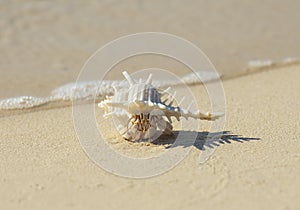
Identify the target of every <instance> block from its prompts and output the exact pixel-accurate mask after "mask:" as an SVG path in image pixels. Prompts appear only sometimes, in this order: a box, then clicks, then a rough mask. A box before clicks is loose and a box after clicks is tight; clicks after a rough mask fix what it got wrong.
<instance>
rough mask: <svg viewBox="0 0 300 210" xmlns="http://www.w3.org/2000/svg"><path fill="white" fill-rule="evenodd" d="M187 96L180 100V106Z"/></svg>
mask: <svg viewBox="0 0 300 210" xmlns="http://www.w3.org/2000/svg"><path fill="white" fill-rule="evenodd" d="M184 99H185V96H183V97H182V99H181V100H180V101H179V103H178V106H180V105H181V104H182V102H183V101H184Z"/></svg>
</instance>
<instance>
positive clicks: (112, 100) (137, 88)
mask: <svg viewBox="0 0 300 210" xmlns="http://www.w3.org/2000/svg"><path fill="white" fill-rule="evenodd" d="M123 75H124V77H125V79H126V80H127V82H128V83H129V88H124V87H123V88H121V89H118V88H117V87H114V89H115V93H114V95H113V96H111V97H106V99H105V100H103V101H101V102H100V103H99V104H98V106H99V107H100V108H104V109H105V115H104V116H108V115H116V116H118V117H126V118H127V123H125V124H126V125H125V126H123V127H122V126H121V127H122V128H121V134H122V136H123V138H124V139H126V140H129V141H133V142H138V141H141V140H148V141H150V142H152V141H154V140H156V139H157V137H159V136H160V135H161V134H166V135H172V129H173V126H172V120H171V117H175V118H176V119H177V120H178V121H179V120H180V117H184V118H186V119H188V118H194V119H200V120H216V119H218V118H219V117H221V116H223V114H211V113H202V112H200V111H197V112H192V111H189V108H188V109H183V108H181V107H180V106H179V104H180V103H179V104H177V106H174V105H173V104H174V95H173V97H168V98H166V99H165V100H162V96H164V95H165V94H168V91H169V88H167V89H166V90H163V91H160V90H158V89H157V88H156V87H154V86H153V85H152V74H149V77H148V79H147V80H146V81H144V82H143V81H141V80H140V81H139V82H136V81H134V80H133V78H131V76H130V75H129V74H128V73H127V72H126V71H124V72H123ZM172 105H173V106H172Z"/></svg>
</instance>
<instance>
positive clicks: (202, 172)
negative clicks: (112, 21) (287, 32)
mask: <svg viewBox="0 0 300 210" xmlns="http://www.w3.org/2000/svg"><path fill="white" fill-rule="evenodd" d="M299 70H300V66H297V65H296V66H290V67H282V68H276V69H272V70H269V71H266V72H262V73H257V74H252V75H247V76H243V77H240V78H235V79H231V80H227V81H224V83H223V85H224V90H225V93H226V100H227V113H226V115H227V116H226V119H227V120H226V127H225V128H224V130H226V131H231V132H232V134H233V135H240V138H236V137H234V136H233V137H230V136H228V138H227V139H228V140H229V142H230V143H228V142H227V143H226V142H225V143H224V144H219V146H217V148H216V151H215V152H214V154H213V155H212V156H211V157H210V159H209V160H208V161H207V162H205V163H204V164H199V162H198V158H199V154H200V153H201V152H203V151H202V149H201V147H196V146H193V148H192V149H191V152H190V153H189V154H188V156H187V158H186V159H184V160H183V161H182V162H181V163H180V164H179V165H177V166H176V167H175V168H174V169H173V170H171V171H169V172H167V173H165V174H163V175H160V176H156V177H153V178H149V179H141V180H134V179H128V178H122V177H118V176H115V175H112V174H110V173H108V172H105V171H104V170H103V169H101V168H99V167H97V166H96V165H95V164H94V163H93V162H92V161H91V160H90V159H89V158H88V157H87V156H86V154H85V153H84V151H83V150H82V148H81V147H80V144H79V142H78V140H77V138H76V134H75V132H74V127H73V121H72V113H71V107H65V108H57V109H50V110H40V111H35V112H31V113H25V114H18V115H12V116H6V117H3V118H1V121H0V126H1V131H0V136H1V139H0V144H1V145H0V147H1V156H0V166H1V168H0V173H1V180H0V186H1V188H0V198H1V205H2V207H3V208H5V209H69V208H71V207H72V208H73V209H83V208H85V209H99V208H101V209H134V208H142V209H155V208H156V209H157V208H158V209H183V208H184V209H200V208H201V209H241V208H243V209H299V208H300V202H299V201H298V197H299V189H298V188H299V186H300V178H299V173H300V165H299V162H300V155H299V149H300V144H299V142H298V139H299V134H300V130H299V112H298V109H299V107H300V101H299V91H298V90H299V88H300V87H299V85H300V84H299V79H298V78H299V76H300V73H299V72H300V71H299ZM191 88H192V89H194V90H197V88H200V86H192V87H191ZM199 98H200V97H199ZM198 100H199V99H198ZM238 139H239V141H240V142H239V141H238ZM120 144H121V145H122V144H123V145H124V144H127V143H126V142H125V143H124V142H123V141H122V140H121V138H120ZM141 147H142V148H143V147H147V146H146V145H141ZM152 147H153V146H152ZM154 147H155V146H154ZM157 147H159V146H157Z"/></svg>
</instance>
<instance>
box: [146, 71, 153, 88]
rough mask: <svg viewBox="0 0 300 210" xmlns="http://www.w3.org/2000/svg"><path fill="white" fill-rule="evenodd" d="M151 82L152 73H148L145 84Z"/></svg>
mask: <svg viewBox="0 0 300 210" xmlns="http://www.w3.org/2000/svg"><path fill="white" fill-rule="evenodd" d="M151 83H152V74H149V76H148V79H147V81H146V84H147V85H151Z"/></svg>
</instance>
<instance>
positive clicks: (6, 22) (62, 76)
mask: <svg viewBox="0 0 300 210" xmlns="http://www.w3.org/2000/svg"><path fill="white" fill-rule="evenodd" d="M299 9H300V1H296V0H285V1H281V0H277V1H275V0H252V1H238V0H224V1H209V0H198V1H192V0H186V1H179V0H173V1H161V0H152V1H138V0H132V1H115V0H110V1H108V0H102V1H101V0H99V1H96V0H93V1H83V0H73V1H16V0H9V1H5V0H3V1H1V3H0V50H1V56H0V75H1V80H0V87H5V89H2V90H1V91H0V98H5V97H12V96H19V95H37V96H45V95H49V92H50V91H51V90H52V89H54V88H55V87H57V86H60V85H64V84H66V83H69V82H74V81H75V80H76V78H77V75H78V73H79V72H80V69H81V67H82V66H83V64H84V63H85V61H86V60H87V59H88V58H89V56H91V55H92V53H93V52H95V51H96V50H97V49H98V48H99V47H101V46H102V45H104V44H106V43H107V42H109V41H112V40H114V39H116V38H118V37H120V36H124V35H128V34H131V33H138V32H148V31H153V32H165V33H171V34H174V35H177V36H180V37H182V38H185V39H187V40H189V41H191V42H193V43H194V44H196V45H197V46H198V47H200V48H201V49H202V50H203V51H204V52H205V53H206V54H207V56H209V58H210V59H211V60H212V62H213V63H214V64H215V66H216V68H217V70H218V71H219V72H220V74H222V75H230V74H235V73H236V72H240V71H245V68H246V67H247V63H248V62H249V61H251V60H255V59H261V60H265V59H272V60H274V61H280V60H282V59H284V58H285V57H297V56H299V53H300V48H299V45H300V44H299V43H300V30H299V25H300V24H299V20H300V13H299ZM178 68H179V67H178Z"/></svg>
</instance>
